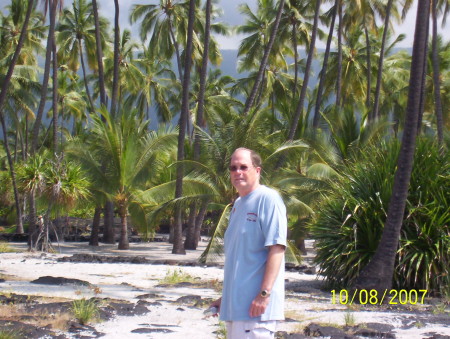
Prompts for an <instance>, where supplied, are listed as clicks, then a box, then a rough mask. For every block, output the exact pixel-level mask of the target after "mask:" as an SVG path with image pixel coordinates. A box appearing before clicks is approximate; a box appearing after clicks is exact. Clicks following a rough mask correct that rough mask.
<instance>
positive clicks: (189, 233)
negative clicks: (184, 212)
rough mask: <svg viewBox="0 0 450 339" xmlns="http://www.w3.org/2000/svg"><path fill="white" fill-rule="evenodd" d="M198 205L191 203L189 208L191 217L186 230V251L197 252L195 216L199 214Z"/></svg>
mask: <svg viewBox="0 0 450 339" xmlns="http://www.w3.org/2000/svg"><path fill="white" fill-rule="evenodd" d="M196 205H197V204H196V203H195V202H193V203H191V206H190V208H189V217H188V223H187V229H186V239H185V241H184V248H185V249H186V250H195V249H196V241H195V215H196V214H197V207H196Z"/></svg>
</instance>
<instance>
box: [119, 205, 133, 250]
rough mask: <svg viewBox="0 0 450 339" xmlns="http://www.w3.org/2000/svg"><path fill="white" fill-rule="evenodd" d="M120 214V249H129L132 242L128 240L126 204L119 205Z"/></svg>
mask: <svg viewBox="0 0 450 339" xmlns="http://www.w3.org/2000/svg"><path fill="white" fill-rule="evenodd" d="M119 215H120V239H119V246H118V249H119V250H127V249H129V248H130V243H129V242H128V224H127V207H126V206H124V205H120V206H119Z"/></svg>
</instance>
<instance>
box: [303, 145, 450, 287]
mask: <svg viewBox="0 0 450 339" xmlns="http://www.w3.org/2000/svg"><path fill="white" fill-rule="evenodd" d="M399 149H400V146H399V142H398V141H395V140H394V141H391V142H388V143H383V144H381V145H378V146H377V147H371V148H369V149H368V150H367V151H365V152H364V153H363V154H362V156H361V157H360V158H359V159H358V160H357V161H354V162H353V163H351V164H349V165H348V166H347V167H346V168H345V169H344V170H343V173H342V180H340V181H337V182H335V183H334V184H333V188H332V192H331V194H330V195H329V196H328V197H327V198H326V199H324V201H323V203H322V204H321V206H320V207H319V209H318V212H317V214H316V218H315V220H314V222H313V223H312V224H311V234H312V236H313V238H315V239H316V247H317V256H316V263H317V264H319V265H320V271H319V272H320V274H322V275H324V276H325V278H326V281H327V282H328V283H329V285H331V286H333V287H348V286H350V285H351V284H352V283H353V282H354V280H355V278H356V277H357V276H358V273H359V271H360V269H361V268H362V267H364V266H365V265H366V264H367V263H368V262H369V260H370V259H371V257H372V255H373V254H374V252H375V250H376V248H377V246H378V243H379V240H380V238H381V234H382V231H383V227H384V224H385V221H386V215H387V209H388V204H389V199H390V198H391V192H392V185H393V179H394V173H395V168H396V162H397V155H398V152H399ZM449 167H450V166H449V161H448V154H445V155H444V156H442V155H440V154H439V150H438V148H437V147H436V145H435V144H434V143H432V142H431V141H429V140H427V139H418V140H417V149H416V153H415V157H414V168H413V172H412V176H411V182H410V188H409V194H408V200H407V203H406V210H405V214H404V220H403V226H402V230H401V234H400V243H399V249H398V254H397V258H396V267H395V273H394V281H393V284H394V287H396V288H405V289H427V290H429V291H433V292H441V291H442V290H443V289H444V288H445V287H446V286H448V285H449V283H450V252H449V248H450V246H449V245H450V229H449V223H450V207H449V202H450V199H449V198H450V175H449Z"/></svg>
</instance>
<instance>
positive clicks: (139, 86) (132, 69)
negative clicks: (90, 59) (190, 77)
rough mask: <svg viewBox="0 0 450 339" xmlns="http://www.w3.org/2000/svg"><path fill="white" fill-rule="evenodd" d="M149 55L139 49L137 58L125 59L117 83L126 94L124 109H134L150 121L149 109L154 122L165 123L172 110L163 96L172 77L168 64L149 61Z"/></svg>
mask: <svg viewBox="0 0 450 339" xmlns="http://www.w3.org/2000/svg"><path fill="white" fill-rule="evenodd" d="M132 46H137V45H135V44H133V45H132ZM130 52H133V49H131V50H130ZM149 53H150V52H149V50H148V48H146V47H145V46H142V52H140V53H139V54H138V56H137V58H135V59H129V60H126V67H124V68H125V69H124V70H123V72H122V73H123V77H122V81H121V83H122V85H123V86H124V91H126V92H127V93H126V98H125V100H124V107H130V108H131V107H135V108H137V109H138V111H139V112H141V113H142V114H144V113H147V117H148V119H150V108H151V107H152V106H153V107H154V108H155V109H156V115H157V117H158V120H159V121H161V122H168V121H170V119H171V118H172V110H171V108H170V106H169V100H168V98H167V97H168V93H169V88H172V90H173V87H172V86H173V84H174V83H175V82H176V76H175V74H174V72H173V71H172V70H171V69H170V63H169V62H167V61H158V60H156V61H155V60H152V59H150V56H149ZM128 57H132V55H128ZM107 61H108V60H107Z"/></svg>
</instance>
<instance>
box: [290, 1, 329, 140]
mask: <svg viewBox="0 0 450 339" xmlns="http://www.w3.org/2000/svg"><path fill="white" fill-rule="evenodd" d="M320 3H321V1H320V0H316V8H315V12H314V24H313V30H312V33H311V44H310V46H309V53H308V58H307V59H306V68H305V76H304V79H303V84H302V90H301V92H300V99H299V101H298V104H297V108H296V110H295V115H294V118H293V120H292V123H291V128H290V130H289V135H288V140H294V136H295V131H296V130H297V125H298V122H299V120H300V116H301V115H302V112H303V106H304V104H305V97H306V90H307V89H308V82H309V73H310V70H311V65H312V59H313V55H314V49H315V46H316V36H317V27H318V25H319V11H320Z"/></svg>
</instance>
